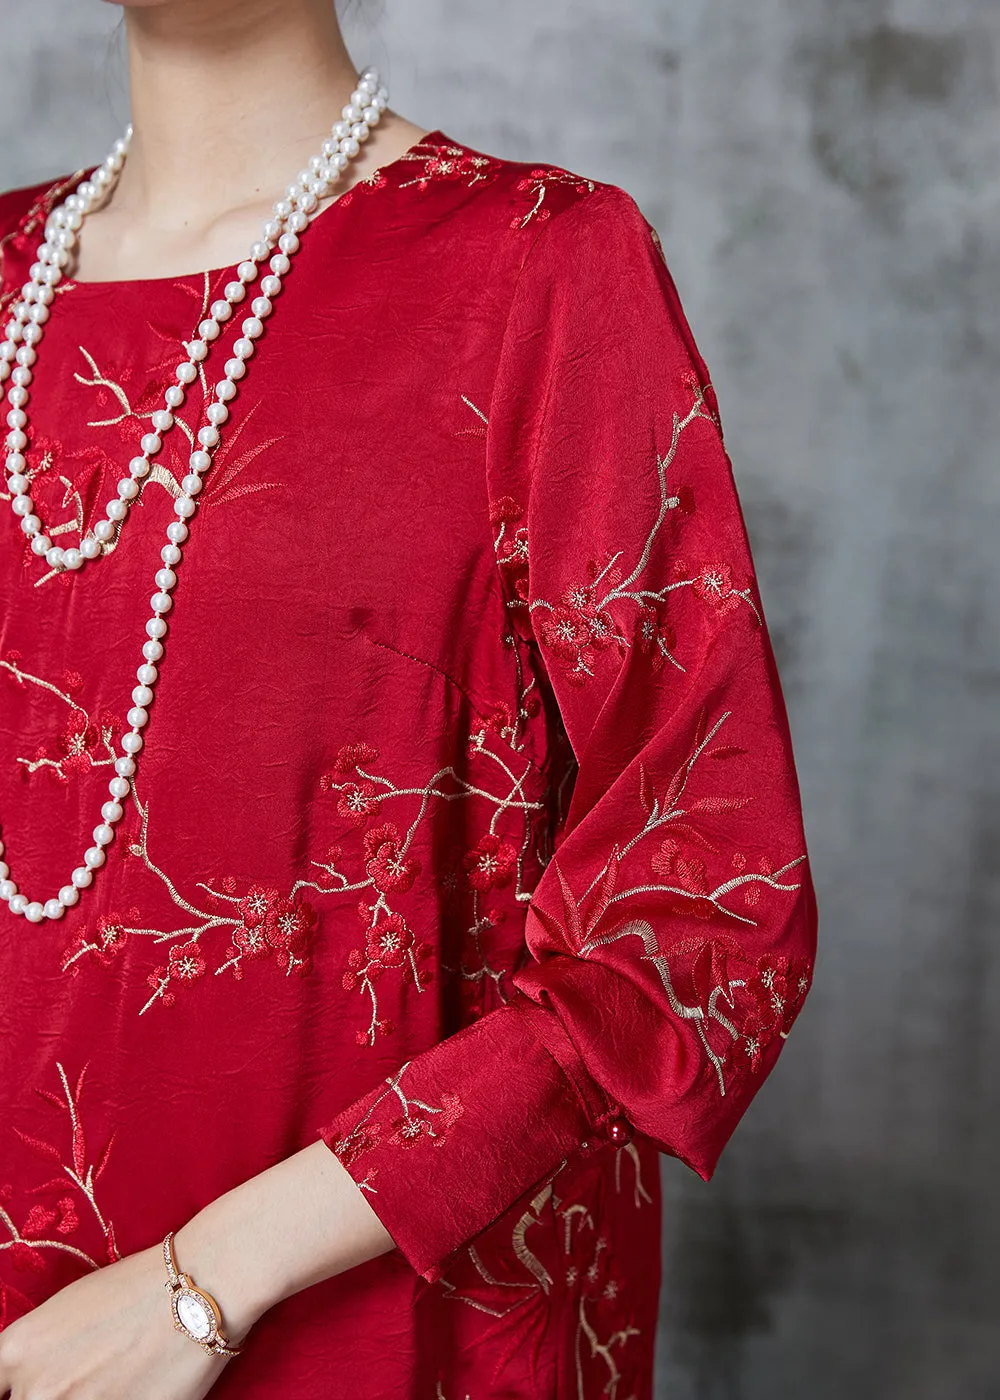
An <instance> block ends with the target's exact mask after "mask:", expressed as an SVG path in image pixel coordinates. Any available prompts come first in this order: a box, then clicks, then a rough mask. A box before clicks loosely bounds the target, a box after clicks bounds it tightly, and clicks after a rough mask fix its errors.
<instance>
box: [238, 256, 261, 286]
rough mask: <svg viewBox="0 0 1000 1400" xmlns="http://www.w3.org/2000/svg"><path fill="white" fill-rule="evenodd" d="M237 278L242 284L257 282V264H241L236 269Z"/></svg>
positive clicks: (248, 262)
mask: <svg viewBox="0 0 1000 1400" xmlns="http://www.w3.org/2000/svg"><path fill="white" fill-rule="evenodd" d="M236 276H237V277H238V278H239V279H240V281H241V282H256V280H257V264H256V263H255V262H250V261H247V262H241V263H240V265H239V267H238V268H237V269H236Z"/></svg>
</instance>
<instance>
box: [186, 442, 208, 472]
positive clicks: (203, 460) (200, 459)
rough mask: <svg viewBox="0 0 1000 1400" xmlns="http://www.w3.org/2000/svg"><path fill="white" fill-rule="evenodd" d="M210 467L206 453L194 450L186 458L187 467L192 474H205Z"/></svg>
mask: <svg viewBox="0 0 1000 1400" xmlns="http://www.w3.org/2000/svg"><path fill="white" fill-rule="evenodd" d="M211 465H212V459H211V457H210V456H209V455H208V453H207V452H202V451H201V450H200V449H198V448H196V449H195V451H194V452H192V453H191V456H190V457H189V458H188V466H189V467H190V468H191V470H192V471H193V472H207V471H208V469H209V467H210V466H211Z"/></svg>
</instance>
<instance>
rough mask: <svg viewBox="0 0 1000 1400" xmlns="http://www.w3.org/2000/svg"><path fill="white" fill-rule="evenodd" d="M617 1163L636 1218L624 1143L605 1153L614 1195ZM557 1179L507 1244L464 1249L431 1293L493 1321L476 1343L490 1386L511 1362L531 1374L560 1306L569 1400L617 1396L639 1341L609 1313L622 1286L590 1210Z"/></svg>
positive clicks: (577, 1188)
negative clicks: (567, 1331) (492, 1358)
mask: <svg viewBox="0 0 1000 1400" xmlns="http://www.w3.org/2000/svg"><path fill="white" fill-rule="evenodd" d="M624 1158H628V1159H629V1161H630V1162H631V1163H632V1165H633V1166H634V1169H635V1171H634V1177H635V1185H634V1192H633V1199H632V1205H633V1208H634V1209H636V1210H641V1209H642V1207H643V1206H644V1205H646V1204H649V1203H650V1202H651V1201H652V1197H651V1196H650V1194H649V1192H648V1191H647V1190H646V1189H645V1187H644V1186H643V1184H642V1178H641V1169H640V1159H639V1154H638V1152H637V1151H636V1148H635V1146H634V1144H632V1143H629V1144H627V1145H626V1146H623V1147H620V1148H618V1149H617V1151H616V1153H615V1173H614V1182H615V1185H614V1189H615V1191H616V1192H618V1193H620V1192H621V1165H622V1161H623V1159H624ZM565 1170H566V1164H565V1163H563V1164H562V1165H561V1166H560V1167H559V1168H557V1170H556V1171H555V1172H554V1173H553V1174H552V1176H551V1177H550V1179H549V1180H548V1181H546V1182H545V1183H543V1185H542V1186H541V1187H540V1188H539V1190H538V1191H537V1192H536V1194H535V1196H534V1197H533V1198H532V1200H531V1202H530V1204H529V1206H528V1207H527V1209H526V1210H524V1211H523V1212H522V1213H521V1215H520V1216H519V1217H518V1218H517V1219H516V1220H515V1221H514V1223H513V1228H512V1230H511V1233H510V1236H509V1241H508V1240H507V1239H506V1238H500V1237H499V1236H498V1227H494V1228H493V1229H491V1230H490V1231H489V1232H488V1233H487V1234H486V1235H485V1236H484V1237H483V1238H482V1239H480V1240H477V1241H475V1242H473V1243H472V1244H469V1245H467V1246H466V1248H465V1249H464V1250H463V1251H462V1254H461V1255H460V1256H459V1258H458V1260H457V1261H456V1263H455V1264H453V1265H452V1266H451V1267H450V1268H449V1269H448V1271H447V1272H446V1273H445V1274H444V1275H443V1276H442V1277H441V1278H440V1279H439V1280H438V1283H437V1285H436V1286H437V1287H439V1288H441V1289H442V1291H443V1293H444V1295H445V1297H448V1298H450V1299H452V1300H453V1301H454V1302H456V1303H462V1304H465V1305H466V1306H468V1307H471V1308H474V1309H475V1310H476V1311H477V1312H480V1313H483V1314H485V1315H486V1316H487V1317H491V1318H493V1319H494V1322H493V1324H492V1325H491V1326H490V1327H488V1328H487V1330H486V1332H485V1333H484V1335H483V1340H484V1341H485V1340H489V1341H492V1342H493V1343H494V1344H495V1347H496V1355H497V1360H496V1364H495V1367H494V1370H493V1375H492V1379H493V1380H494V1382H495V1381H497V1380H498V1379H499V1377H500V1376H501V1375H502V1373H503V1371H504V1369H505V1368H506V1366H507V1365H508V1363H509V1362H510V1361H511V1360H513V1359H514V1358H515V1357H518V1358H523V1357H527V1359H528V1362H529V1365H530V1367H531V1370H532V1375H533V1376H535V1375H536V1367H537V1362H538V1357H539V1348H540V1345H541V1341H542V1338H543V1337H544V1335H545V1333H546V1330H547V1328H548V1327H549V1325H550V1322H551V1318H552V1314H553V1313H554V1312H558V1311H560V1310H561V1309H562V1308H563V1307H565V1306H566V1304H567V1301H568V1303H569V1306H570V1309H571V1316H573V1317H574V1318H575V1330H576V1337H575V1344H574V1348H573V1354H574V1356H575V1358H576V1366H575V1374H574V1376H573V1390H572V1394H573V1395H574V1396H575V1397H576V1400H588V1397H590V1396H596V1395H597V1394H600V1395H602V1396H613V1397H617V1396H621V1395H622V1394H623V1392H622V1389H621V1387H622V1385H623V1384H624V1383H625V1381H626V1370H627V1369H628V1363H627V1360H626V1358H627V1354H628V1350H629V1344H630V1343H631V1342H632V1341H633V1340H634V1339H636V1338H638V1337H639V1336H640V1332H639V1330H638V1329H637V1328H636V1327H635V1326H634V1325H633V1324H632V1323H630V1322H629V1321H627V1320H626V1319H624V1318H623V1317H622V1315H621V1311H620V1309H619V1307H617V1306H616V1300H617V1299H618V1298H619V1295H620V1293H621V1291H622V1281H621V1279H620V1278H619V1276H618V1275H617V1274H616V1272H615V1269H614V1266H613V1263H612V1255H611V1251H610V1250H609V1248H608V1239H607V1236H606V1235H605V1234H602V1233H601V1232H600V1231H599V1230H598V1225H597V1220H596V1218H595V1212H594V1207H593V1202H592V1201H591V1199H590V1198H589V1197H588V1196H587V1195H585V1194H582V1190H583V1188H582V1186H581V1182H580V1181H579V1179H577V1180H573V1179H572V1178H570V1179H569V1180H567V1182H566V1194H565V1195H562V1194H560V1186H561V1182H562V1180H563V1177H564V1175H565ZM623 1368H625V1369H623ZM598 1387H599V1389H598ZM629 1400H634V1398H633V1397H629Z"/></svg>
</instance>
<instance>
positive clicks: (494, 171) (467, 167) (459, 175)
mask: <svg viewBox="0 0 1000 1400" xmlns="http://www.w3.org/2000/svg"><path fill="white" fill-rule="evenodd" d="M426 145H427V143H425V142H422V143H421V145H420V146H419V147H417V148H415V149H414V150H412V151H408V152H407V153H406V154H405V155H404V156H403V157H402V160H403V162H405V163H406V164H408V165H413V164H417V165H419V166H420V167H421V169H420V171H419V173H418V174H417V175H415V176H414V177H413V179H412V180H403V181H402V182H401V183H400V186H399V188H400V189H407V188H408V187H409V186H410V185H416V186H417V188H418V189H419V190H420V191H421V192H423V191H424V190H427V189H429V188H430V186H431V185H432V184H434V183H435V182H437V181H440V180H449V181H452V182H455V183H459V184H462V185H465V186H466V188H471V187H472V186H473V185H480V184H485V183H489V182H490V181H492V180H495V179H496V178H497V176H498V174H499V173H500V169H501V164H500V162H499V161H498V160H494V159H493V158H492V157H490V156H484V155H479V154H478V153H476V152H474V151H468V150H465V149H464V148H463V147H462V146H451V145H435V146H432V147H431V149H430V154H425V148H426Z"/></svg>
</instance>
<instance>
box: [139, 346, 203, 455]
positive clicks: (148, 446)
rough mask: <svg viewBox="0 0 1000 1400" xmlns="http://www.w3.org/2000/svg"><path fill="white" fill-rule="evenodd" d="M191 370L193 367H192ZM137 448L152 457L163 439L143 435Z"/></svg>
mask: <svg viewBox="0 0 1000 1400" xmlns="http://www.w3.org/2000/svg"><path fill="white" fill-rule="evenodd" d="M192 368H194V367H193V366H192ZM139 446H140V447H141V448H142V450H143V452H144V453H145V454H146V456H147V457H154V456H155V455H156V453H157V452H159V450H160V448H161V447H162V446H163V439H162V438H161V437H160V435H159V433H143V435H142V437H141V438H140V439H139Z"/></svg>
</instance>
